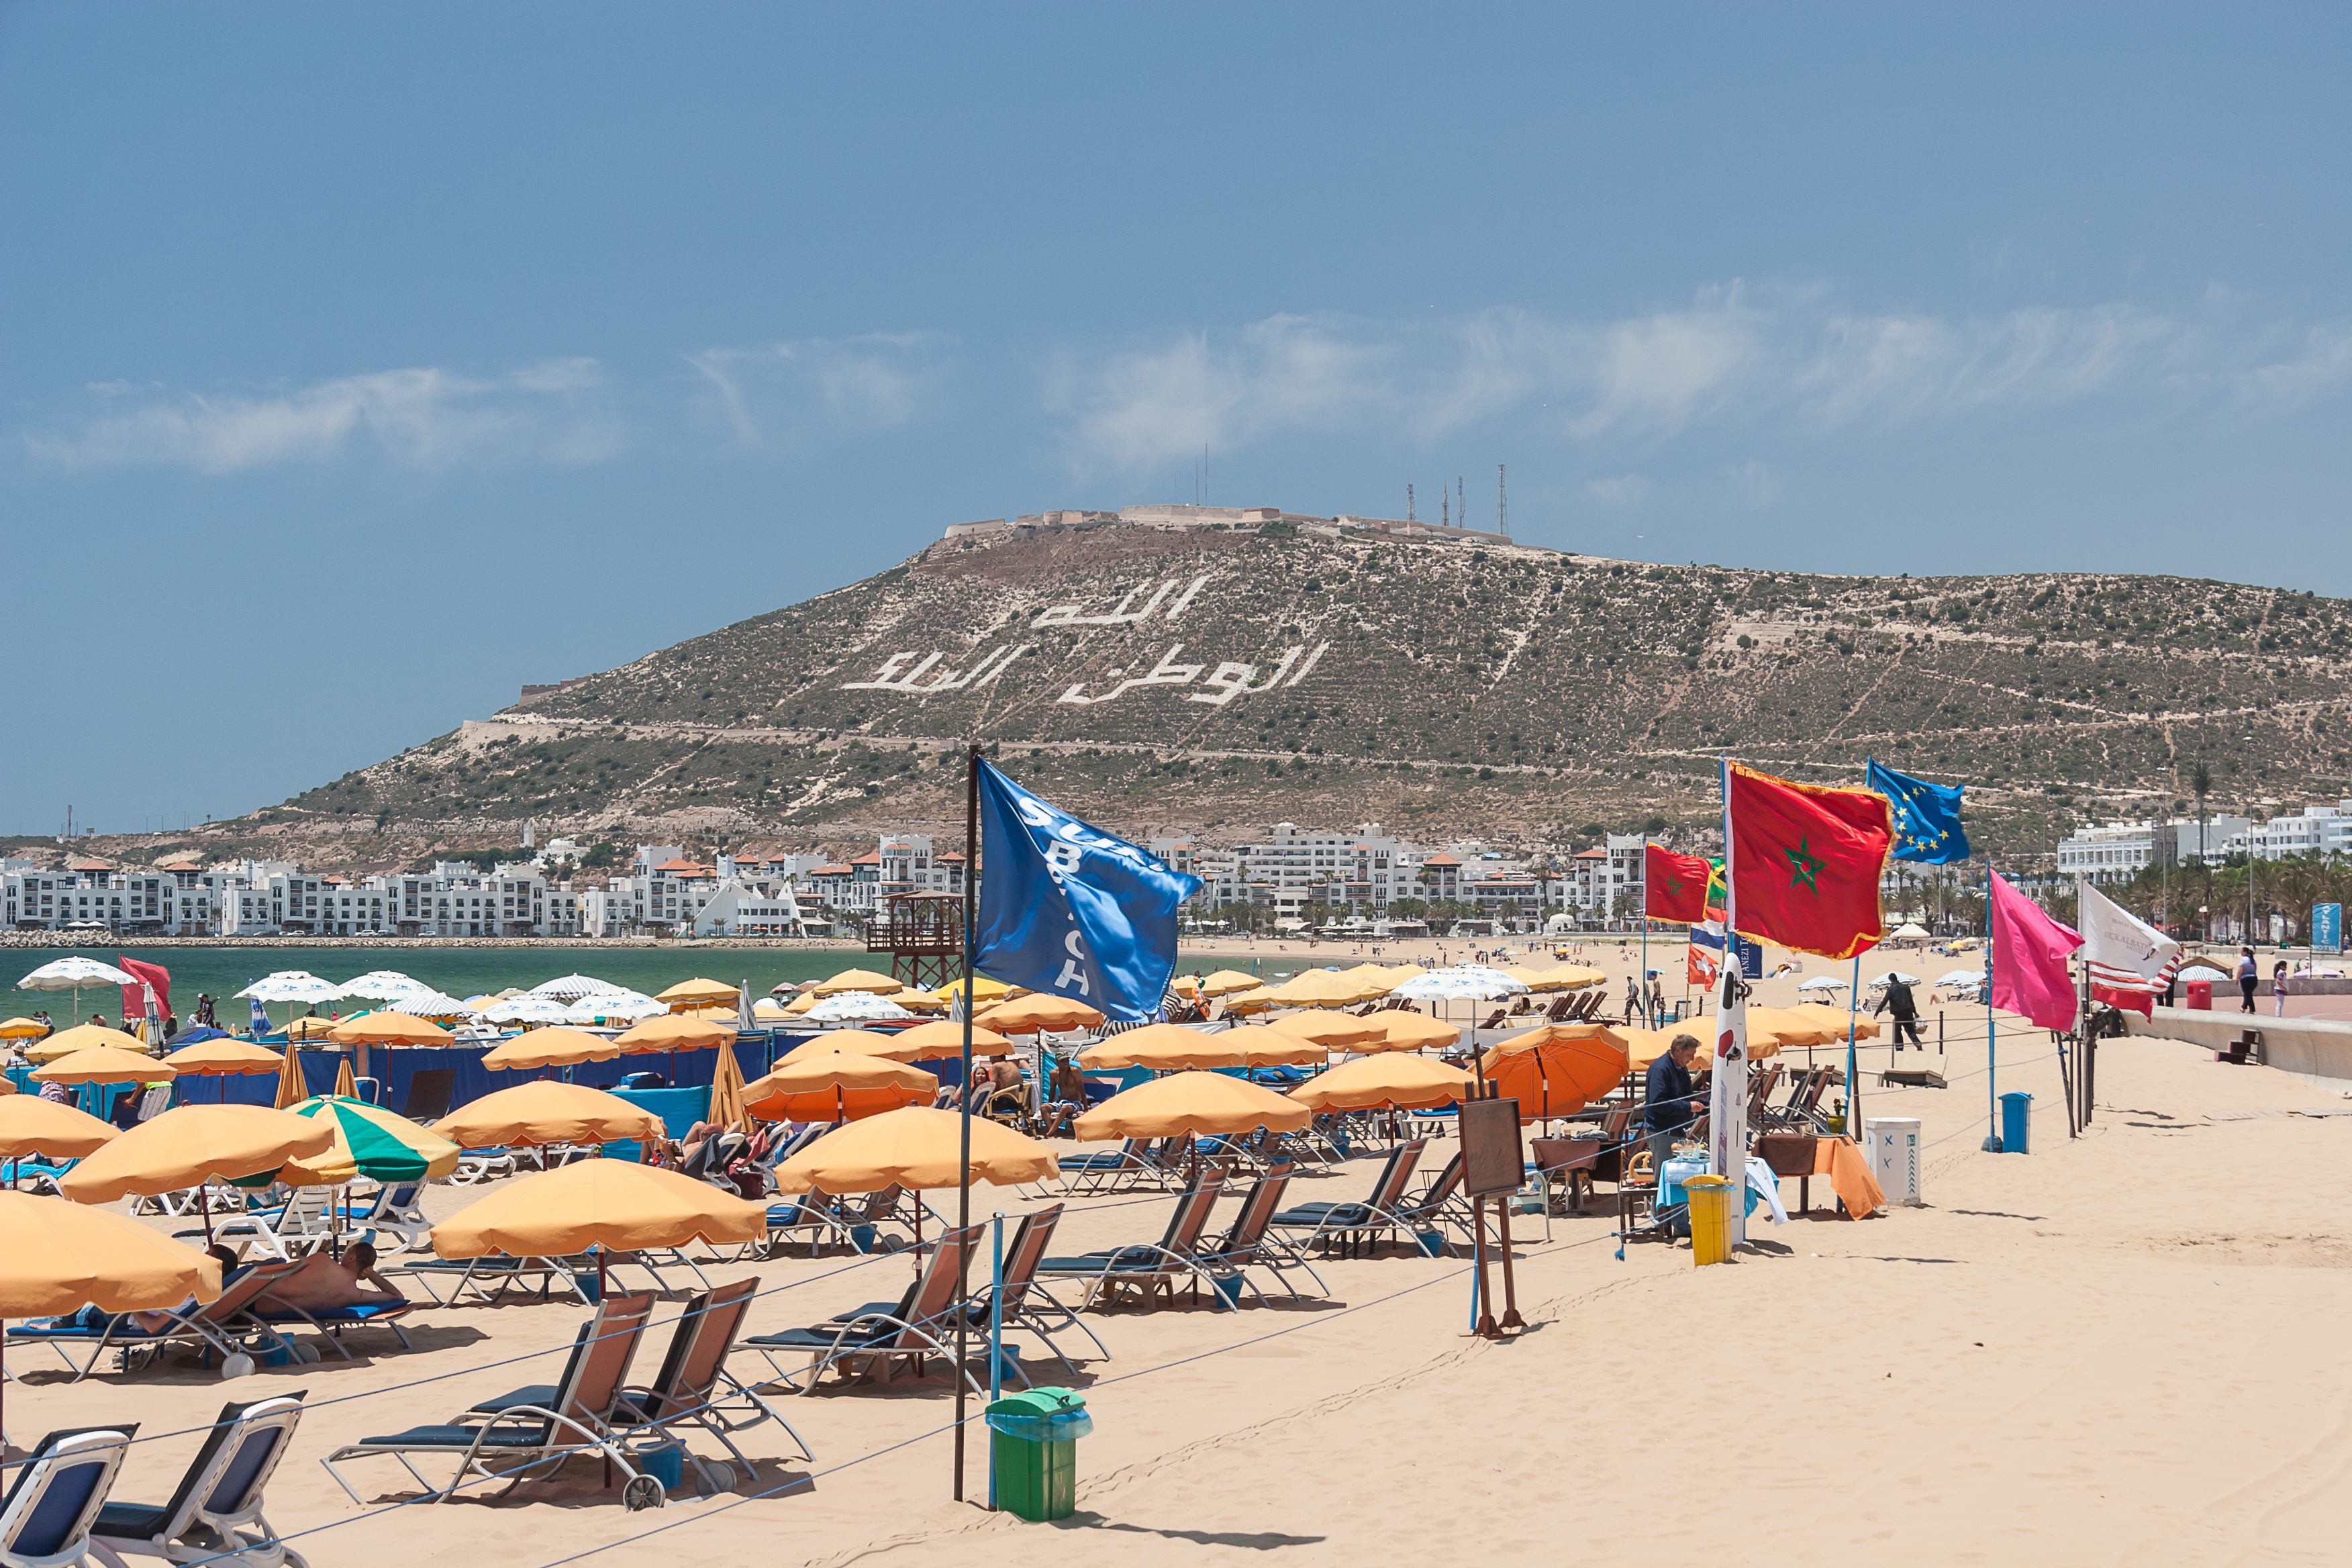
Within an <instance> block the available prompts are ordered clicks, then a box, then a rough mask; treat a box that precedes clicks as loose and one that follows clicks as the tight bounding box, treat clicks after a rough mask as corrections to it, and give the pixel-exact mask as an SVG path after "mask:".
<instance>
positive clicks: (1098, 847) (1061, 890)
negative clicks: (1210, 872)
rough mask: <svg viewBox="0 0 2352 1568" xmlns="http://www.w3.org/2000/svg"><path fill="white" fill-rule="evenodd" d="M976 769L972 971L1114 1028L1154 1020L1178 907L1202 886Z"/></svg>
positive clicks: (1170, 970) (1169, 970)
mask: <svg viewBox="0 0 2352 1568" xmlns="http://www.w3.org/2000/svg"><path fill="white" fill-rule="evenodd" d="M979 767H980V842H981V878H980V920H979V928H978V932H979V934H978V938H977V941H976V942H975V943H974V945H973V948H972V967H973V968H975V969H978V970H982V971H984V972H985V973H989V974H991V975H993V976H994V977H995V978H997V979H999V980H1002V981H1005V982H1006V983H1008V984H1013V985H1024V986H1026V987H1028V988H1029V989H1030V990H1032V991H1045V992H1050V993H1051V994H1054V995H1056V996H1067V997H1070V998H1072V999H1074V1000H1076V1001H1080V1002H1084V1003H1085V1004H1087V1005H1088V1006H1090V1007H1095V1008H1098V1009H1100V1010H1101V1012H1102V1013H1103V1014H1104V1015H1105V1016H1107V1017H1109V1018H1112V1019H1114V1020H1117V1021H1118V1022H1122V1023H1135V1022H1139V1021H1141V1020H1144V1019H1149V1018H1152V1017H1156V1016H1158V1015H1159V1012H1160V1004H1161V1002H1162V1001H1163V1000H1165V998H1166V996H1167V994H1168V982H1169V981H1170V980H1171V978H1173V977H1174V975H1175V973H1176V910H1178V908H1179V907H1180V906H1181V905H1182V904H1183V902H1184V900H1187V899H1189V898H1191V897H1192V895H1193V894H1194V893H1196V892H1198V891H1200V889H1201V886H1202V883H1201V879H1199V878H1198V877H1188V876H1185V875H1183V874H1182V873H1181V872H1178V871H1172V870H1171V869H1169V868H1168V867H1167V865H1166V864H1165V863H1164V862H1162V861H1161V860H1160V858H1159V857H1158V856H1156V855H1153V854H1152V853H1151V852H1150V850H1148V849H1143V848H1139V847H1137V846H1135V845H1132V844H1129V842H1128V841H1127V840H1126V839H1124V838H1120V837H1117V836H1115V835H1113V834H1108V833H1105V832H1104V831H1102V829H1100V828H1098V827H1095V826H1091V825H1089V824H1087V823H1084V822H1081V821H1079V820H1078V819H1077V818H1076V817H1075V816H1071V815H1070V814H1069V813H1068V812H1066V811H1064V810H1062V809H1061V808H1060V807H1059V806H1056V805H1052V804H1050V803H1048V802H1046V801H1044V800H1040V799H1039V798H1038V797H1037V796H1035V795H1031V794H1030V793H1029V792H1028V791H1027V790H1025V789H1023V788H1022V787H1021V786H1020V785H1019V784H1014V783H1013V781H1012V780H1011V779H1009V778H1007V777H1005V776H1004V774H1003V773H1000V772H999V771H997V769H995V768H994V767H992V766H991V765H990V764H989V763H985V762H982V763H979Z"/></svg>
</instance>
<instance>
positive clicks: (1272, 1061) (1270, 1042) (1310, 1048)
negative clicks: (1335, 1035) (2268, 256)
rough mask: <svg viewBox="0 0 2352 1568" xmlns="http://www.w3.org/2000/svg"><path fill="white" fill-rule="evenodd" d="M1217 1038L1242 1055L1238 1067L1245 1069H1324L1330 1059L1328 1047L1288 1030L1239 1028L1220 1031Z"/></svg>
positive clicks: (1237, 1025)
mask: <svg viewBox="0 0 2352 1568" xmlns="http://www.w3.org/2000/svg"><path fill="white" fill-rule="evenodd" d="M1217 1038H1218V1039H1221V1040H1223V1041H1224V1042H1225V1044H1226V1046H1227V1047H1228V1048H1230V1049H1234V1050H1238V1051H1240V1052H1241V1053H1242V1059H1241V1062H1240V1064H1239V1065H1240V1066H1243V1067H1245V1068H1276V1067H1321V1066H1323V1065H1324V1064H1325V1063H1327V1062H1328V1061H1329V1060H1330V1059H1331V1051H1330V1047H1328V1046H1324V1045H1321V1044H1318V1042H1316V1041H1314V1040H1311V1039H1302V1038H1301V1037H1298V1036H1297V1035H1295V1034H1293V1033H1291V1032H1290V1031H1289V1030H1287V1029H1276V1028H1273V1027H1270V1026H1268V1027H1262V1026H1258V1025H1256V1024H1236V1025H1234V1026H1233V1027H1232V1028H1230V1029H1224V1030H1221V1031H1219V1033H1218V1035H1217Z"/></svg>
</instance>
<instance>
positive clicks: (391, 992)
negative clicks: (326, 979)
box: [341, 969, 432, 1002]
mask: <svg viewBox="0 0 2352 1568" xmlns="http://www.w3.org/2000/svg"><path fill="white" fill-rule="evenodd" d="M431 989H432V987H431V986H429V985H427V984H425V982H423V981H422V980H413V979H411V978H410V977H409V976H407V975H405V974H403V973H401V972H400V971H399V970H397V969H371V970H369V971H368V972H367V973H365V974H362V975H359V976H357V977H355V978H353V979H350V980H346V981H344V982H343V984H342V988H341V994H343V995H345V996H356V997H358V998H360V999H361V1000H362V1001H366V1002H389V1001H391V1000H393V999H394V997H396V996H405V995H408V994H410V993H412V992H416V991H430V990H431Z"/></svg>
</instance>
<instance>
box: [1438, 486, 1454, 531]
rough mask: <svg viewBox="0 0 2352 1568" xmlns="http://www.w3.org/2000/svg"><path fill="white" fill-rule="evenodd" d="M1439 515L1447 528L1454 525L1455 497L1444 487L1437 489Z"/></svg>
mask: <svg viewBox="0 0 2352 1568" xmlns="http://www.w3.org/2000/svg"><path fill="white" fill-rule="evenodd" d="M1437 515H1438V517H1439V518H1440V519H1441V520H1442V521H1444V523H1445V525H1446V526H1447V527H1449V528H1451V527H1452V526H1453V525H1454V497H1453V495H1452V493H1451V492H1449V491H1448V490H1447V489H1446V488H1445V487H1444V485H1439V486H1438V487H1437Z"/></svg>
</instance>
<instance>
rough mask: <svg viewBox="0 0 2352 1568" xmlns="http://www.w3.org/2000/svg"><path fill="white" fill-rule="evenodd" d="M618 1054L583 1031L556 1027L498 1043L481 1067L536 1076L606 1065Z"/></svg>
mask: <svg viewBox="0 0 2352 1568" xmlns="http://www.w3.org/2000/svg"><path fill="white" fill-rule="evenodd" d="M620 1054H621V1047H620V1043H619V1042H618V1041H615V1040H608V1039H606V1038H605V1037H604V1036H602V1035H592V1034H590V1033H589V1032H588V1031H587V1030H585V1029H567V1028H564V1027H562V1026H553V1027H550V1028H545V1029H533V1030H531V1031H530V1033H528V1034H523V1035H517V1036H516V1037H514V1038H513V1039H511V1040H501V1041H499V1043H498V1044H497V1045H495V1046H493V1047H490V1048H489V1049H488V1051H485V1052H484V1053H483V1054H482V1066H483V1068H485V1069H487V1070H488V1071H490V1072H536V1071H538V1070H539V1069H541V1068H562V1067H576V1066H578V1065H579V1064H580V1063H582V1062H608V1061H611V1060H612V1059H613V1058H614V1057H617V1056H619V1055H620Z"/></svg>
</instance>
